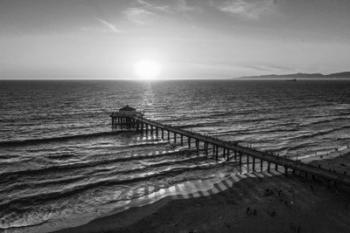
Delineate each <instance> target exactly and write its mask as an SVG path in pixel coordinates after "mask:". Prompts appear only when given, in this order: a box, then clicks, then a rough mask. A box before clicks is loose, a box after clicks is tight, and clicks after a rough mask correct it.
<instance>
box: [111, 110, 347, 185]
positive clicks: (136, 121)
mask: <svg viewBox="0 0 350 233" xmlns="http://www.w3.org/2000/svg"><path fill="white" fill-rule="evenodd" d="M111 118H112V127H113V128H114V129H119V128H120V129H129V130H130V129H132V130H136V131H139V132H141V133H145V134H147V135H148V134H152V135H154V134H155V135H156V136H157V137H158V136H161V138H164V137H165V135H167V138H168V140H173V141H174V142H175V143H176V142H177V140H179V142H180V143H181V145H184V139H185V138H187V143H188V146H189V148H190V147H191V146H192V142H193V141H194V142H195V147H196V148H197V150H198V151H199V149H200V148H201V151H204V152H205V154H206V155H207V156H209V153H210V151H212V153H211V154H212V157H214V158H215V159H217V160H218V159H219V154H220V155H222V157H223V158H224V159H226V160H231V159H235V160H236V161H238V163H239V165H240V166H242V165H244V163H245V164H246V166H247V168H248V169H250V168H251V169H252V170H253V171H257V170H258V169H257V168H258V167H257V165H259V164H260V170H261V171H262V170H263V169H266V170H267V171H268V172H270V170H271V169H272V168H271V165H274V166H275V169H276V170H278V169H279V168H280V167H282V168H283V170H284V172H285V174H286V175H288V174H289V173H294V174H298V175H302V176H305V177H306V178H312V179H317V180H322V181H326V182H328V183H329V184H334V185H346V186H348V187H350V176H349V175H347V174H345V173H337V172H334V171H331V170H328V169H325V168H322V167H320V166H315V165H311V164H306V163H303V162H301V161H298V160H297V161H296V160H292V159H289V158H286V157H280V156H276V155H274V154H272V153H271V152H265V151H259V150H256V149H254V148H249V147H245V146H242V145H239V144H238V143H234V142H227V141H223V140H220V139H218V138H214V137H211V136H207V135H202V134H199V133H196V132H191V131H187V130H184V129H181V128H179V127H175V126H171V125H167V124H162V123H160V122H157V121H153V120H150V119H147V118H145V117H143V116H142V115H137V114H135V115H132V114H129V115H125V114H119V113H118V112H115V113H112V114H111ZM171 134H172V135H171ZM178 137H180V139H179V138H178ZM201 144H202V145H201ZM219 151H221V153H219ZM243 157H244V159H245V161H243Z"/></svg>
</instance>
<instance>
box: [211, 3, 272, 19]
mask: <svg viewBox="0 0 350 233" xmlns="http://www.w3.org/2000/svg"><path fill="white" fill-rule="evenodd" d="M274 8H275V0H230V1H225V2H224V3H223V4H221V5H219V6H218V9H219V10H220V11H222V12H225V13H228V14H232V15H236V16H241V17H245V18H248V19H259V18H260V17H262V16H263V15H265V14H268V13H270V12H271V11H272V10H273V9H274Z"/></svg>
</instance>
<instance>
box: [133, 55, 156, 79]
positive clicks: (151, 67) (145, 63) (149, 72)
mask: <svg viewBox="0 0 350 233" xmlns="http://www.w3.org/2000/svg"><path fill="white" fill-rule="evenodd" d="M134 72H135V74H136V75H137V77H138V78H140V79H143V80H147V79H156V78H158V77H159V75H160V72H161V65H160V63H159V62H157V61H153V60H141V61H138V62H136V63H135V64H134Z"/></svg>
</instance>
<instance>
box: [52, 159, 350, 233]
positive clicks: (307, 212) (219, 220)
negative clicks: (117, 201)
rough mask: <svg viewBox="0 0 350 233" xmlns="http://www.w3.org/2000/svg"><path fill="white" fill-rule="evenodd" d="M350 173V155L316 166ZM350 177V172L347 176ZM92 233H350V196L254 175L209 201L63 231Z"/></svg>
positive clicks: (159, 206)
mask: <svg viewBox="0 0 350 233" xmlns="http://www.w3.org/2000/svg"><path fill="white" fill-rule="evenodd" d="M314 163H316V164H322V165H323V166H325V165H326V164H327V165H328V166H330V168H337V167H338V166H341V167H344V166H343V165H342V164H345V167H347V168H349V167H350V155H349V154H347V155H345V156H341V157H339V158H335V159H333V160H332V161H330V160H324V161H317V162H314ZM347 171H349V169H348V170H347ZM68 232H71V233H78V232H79V233H80V232H84V233H88V232H106V233H107V232H108V233H114V232H120V233H134V232H135V233H136V232H137V233H139V232H143V233H146V232H159V233H160V232H184V233H188V232H218V233H219V232H220V233H222V232H241V233H244V232H247V233H248V232H269V233H271V232H276V233H277V232H278V233H280V232H318V233H323V232H324V233H329V232H338V233H341V232H344V233H345V232H350V196H349V194H348V193H345V192H342V191H338V190H335V189H329V188H327V187H326V186H325V185H322V184H319V183H315V182H313V181H310V180H303V179H302V178H300V177H295V176H291V175H289V176H288V177H285V176H284V175H277V176H271V177H263V178H261V177H259V175H251V176H250V177H249V178H246V179H243V180H240V181H239V182H237V183H235V184H234V185H233V187H232V188H230V189H228V190H226V191H223V192H220V193H218V194H213V195H211V196H208V197H198V198H190V199H184V200H170V198H165V199H163V200H161V201H159V202H156V203H154V204H151V205H148V206H144V207H139V208H132V209H129V210H127V211H125V212H122V213H119V214H115V215H112V216H108V217H105V218H101V219H97V220H95V221H92V222H90V223H89V224H86V225H83V226H80V227H77V228H72V229H66V230H62V231H59V233H68Z"/></svg>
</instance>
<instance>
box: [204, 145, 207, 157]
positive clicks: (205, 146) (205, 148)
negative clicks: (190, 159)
mask: <svg viewBox="0 0 350 233" xmlns="http://www.w3.org/2000/svg"><path fill="white" fill-rule="evenodd" d="M204 151H205V156H206V157H207V158H208V142H204Z"/></svg>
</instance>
